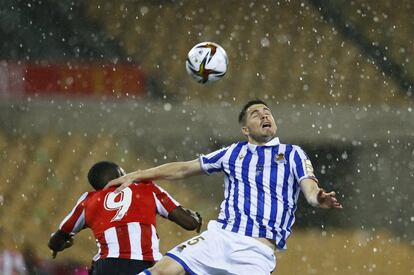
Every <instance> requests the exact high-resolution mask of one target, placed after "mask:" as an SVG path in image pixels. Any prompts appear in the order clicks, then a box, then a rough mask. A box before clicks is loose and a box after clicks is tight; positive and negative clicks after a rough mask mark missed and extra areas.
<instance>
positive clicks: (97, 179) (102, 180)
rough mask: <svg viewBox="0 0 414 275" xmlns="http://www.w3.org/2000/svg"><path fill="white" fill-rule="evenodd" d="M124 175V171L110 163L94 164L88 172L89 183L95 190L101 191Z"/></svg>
mask: <svg viewBox="0 0 414 275" xmlns="http://www.w3.org/2000/svg"><path fill="white" fill-rule="evenodd" d="M123 175H125V171H124V169H122V168H121V167H120V166H119V165H118V164H116V163H113V162H111V161H100V162H97V163H95V164H94V165H93V166H92V167H91V169H89V172H88V180H89V183H90V184H91V185H92V187H93V188H94V189H95V190H101V189H103V188H104V187H105V185H106V184H107V183H108V182H109V181H110V180H113V179H116V178H119V177H120V176H123Z"/></svg>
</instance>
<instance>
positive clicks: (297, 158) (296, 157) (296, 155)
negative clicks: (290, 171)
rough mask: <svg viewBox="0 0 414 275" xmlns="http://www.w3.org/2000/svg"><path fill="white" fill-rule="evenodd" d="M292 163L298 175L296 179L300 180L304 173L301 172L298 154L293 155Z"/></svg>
mask: <svg viewBox="0 0 414 275" xmlns="http://www.w3.org/2000/svg"><path fill="white" fill-rule="evenodd" d="M294 161H295V165H296V171H297V173H298V178H301V177H303V176H304V175H305V172H304V171H303V165H302V159H301V158H300V156H299V153H298V152H297V151H296V152H295V155H294Z"/></svg>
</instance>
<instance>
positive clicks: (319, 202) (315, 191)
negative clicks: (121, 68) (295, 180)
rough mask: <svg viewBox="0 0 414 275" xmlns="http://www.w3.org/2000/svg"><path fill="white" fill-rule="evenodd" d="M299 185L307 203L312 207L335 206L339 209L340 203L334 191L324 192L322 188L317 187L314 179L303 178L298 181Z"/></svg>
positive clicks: (326, 207)
mask: <svg viewBox="0 0 414 275" xmlns="http://www.w3.org/2000/svg"><path fill="white" fill-rule="evenodd" d="M300 187H301V189H302V192H303V194H304V195H305V198H306V200H307V201H308V203H309V204H310V205H312V206H314V207H320V208H325V209H328V208H337V209H341V208H342V205H341V204H340V203H339V202H338V200H337V199H336V197H335V196H336V194H335V192H334V191H331V192H329V193H328V192H325V190H323V189H322V188H319V187H318V184H317V182H316V181H314V180H312V179H304V180H302V181H301V182H300Z"/></svg>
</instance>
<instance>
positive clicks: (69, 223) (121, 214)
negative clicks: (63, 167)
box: [59, 182, 179, 261]
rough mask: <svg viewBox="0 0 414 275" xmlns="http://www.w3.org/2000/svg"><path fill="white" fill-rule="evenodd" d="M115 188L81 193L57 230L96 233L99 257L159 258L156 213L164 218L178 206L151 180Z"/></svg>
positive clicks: (147, 259) (97, 257)
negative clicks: (118, 190) (86, 229)
mask: <svg viewBox="0 0 414 275" xmlns="http://www.w3.org/2000/svg"><path fill="white" fill-rule="evenodd" d="M114 190H115V187H112V188H109V189H107V190H99V191H94V192H86V193H84V194H83V195H82V196H81V197H80V198H79V200H78V202H77V203H76V205H75V207H74V208H73V210H72V211H71V212H70V213H69V215H68V216H66V218H65V219H64V220H63V222H62V223H61V224H60V226H59V229H60V230H62V231H64V232H66V233H70V234H76V233H77V232H79V231H80V230H82V229H83V228H86V227H89V228H90V229H91V230H92V231H93V234H94V235H95V238H96V241H97V244H98V247H99V251H98V254H97V255H96V256H95V257H94V260H95V261H96V260H98V259H100V258H124V259H135V260H143V261H158V260H160V259H161V257H162V255H161V253H160V252H159V239H158V235H157V232H156V214H159V215H161V216H163V217H165V218H167V217H168V214H169V213H170V212H171V211H172V210H174V209H175V208H176V207H178V206H179V203H178V202H177V201H175V200H174V199H173V198H172V197H171V196H170V195H169V194H168V193H167V192H166V191H165V190H163V189H162V188H161V187H159V186H157V185H156V184H154V183H152V182H145V183H139V184H137V183H134V184H131V185H130V186H129V187H127V188H125V189H123V190H122V191H121V192H119V193H118V194H116V193H114V192H113V191H114Z"/></svg>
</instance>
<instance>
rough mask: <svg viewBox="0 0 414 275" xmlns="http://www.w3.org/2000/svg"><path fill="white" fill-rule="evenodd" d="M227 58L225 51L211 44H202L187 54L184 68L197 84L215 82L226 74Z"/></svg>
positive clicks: (217, 45)
mask: <svg viewBox="0 0 414 275" xmlns="http://www.w3.org/2000/svg"><path fill="white" fill-rule="evenodd" d="M227 65H228V58H227V54H226V51H225V50H224V49H223V48H222V47H221V46H220V45H219V44H216V43H213V42H202V43H199V44H197V45H195V46H194V47H193V48H192V49H191V50H190V51H189V52H188V56H187V60H186V62H185V68H186V70H187V72H188V74H189V75H191V76H192V77H193V78H194V79H195V80H196V81H197V82H199V83H203V84H205V83H208V82H213V81H217V80H219V79H220V78H222V77H223V76H224V75H225V74H226V72H227Z"/></svg>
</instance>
